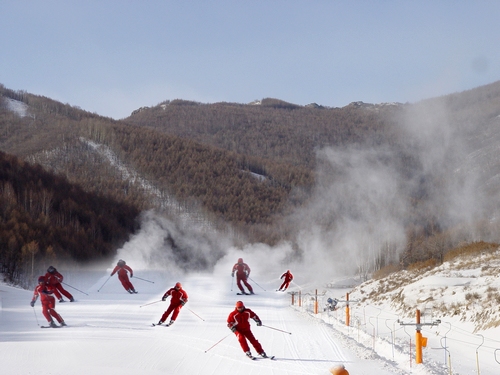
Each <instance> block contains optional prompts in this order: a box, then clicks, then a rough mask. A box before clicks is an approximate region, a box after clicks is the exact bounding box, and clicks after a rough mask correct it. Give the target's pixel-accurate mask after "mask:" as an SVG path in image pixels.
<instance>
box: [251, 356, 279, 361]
mask: <svg viewBox="0 0 500 375" xmlns="http://www.w3.org/2000/svg"><path fill="white" fill-rule="evenodd" d="M247 357H248V358H250V359H251V360H252V361H256V360H258V359H270V360H271V361H276V358H275V357H274V355H273V356H267V357H255V356H253V355H252V356H250V355H247Z"/></svg>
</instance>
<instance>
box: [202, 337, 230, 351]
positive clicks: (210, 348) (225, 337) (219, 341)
mask: <svg viewBox="0 0 500 375" xmlns="http://www.w3.org/2000/svg"><path fill="white" fill-rule="evenodd" d="M229 335H230V334H228V335H227V336H224V337H223V338H221V339H220V340H219V341H217V342H216V343H215V344H213V345H212V346H211V347H210V348H208V349H207V350H205V353H206V352H208V351H209V350H210V349H212V348H213V347H214V346H216V345H218V344H219V343H220V342H221V341H222V340H224V339H225V338H227V337H228V336H229Z"/></svg>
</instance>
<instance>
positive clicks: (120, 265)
mask: <svg viewBox="0 0 500 375" xmlns="http://www.w3.org/2000/svg"><path fill="white" fill-rule="evenodd" d="M125 264H126V263H125V261H124V260H123V259H120V260H119V261H118V263H116V265H117V266H118V267H123V266H124V265H125Z"/></svg>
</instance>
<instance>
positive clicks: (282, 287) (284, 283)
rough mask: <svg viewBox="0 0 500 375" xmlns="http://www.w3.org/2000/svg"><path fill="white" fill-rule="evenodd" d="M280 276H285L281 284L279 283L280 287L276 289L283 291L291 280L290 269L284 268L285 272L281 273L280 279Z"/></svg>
mask: <svg viewBox="0 0 500 375" xmlns="http://www.w3.org/2000/svg"><path fill="white" fill-rule="evenodd" d="M282 278H285V280H284V281H283V284H281V286H280V288H279V289H278V291H280V292H284V291H285V290H287V289H288V286H289V285H290V282H291V281H292V280H293V275H292V273H291V272H290V270H286V272H285V273H284V274H283V275H281V277H280V279H282Z"/></svg>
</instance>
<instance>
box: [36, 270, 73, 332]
mask: <svg viewBox="0 0 500 375" xmlns="http://www.w3.org/2000/svg"><path fill="white" fill-rule="evenodd" d="M52 294H54V288H53V287H52V286H51V285H47V284H46V283H45V277H44V276H40V277H39V278H38V285H37V286H36V288H35V291H34V292H33V298H32V299H31V302H30V305H31V307H35V302H36V301H37V299H38V296H40V301H41V303H42V314H43V316H44V317H45V319H47V322H48V323H49V326H50V327H52V328H57V327H59V326H58V325H57V324H56V323H54V321H53V320H52V317H54V318H56V320H57V321H58V322H59V324H60V325H61V326H65V325H66V323H64V320H63V318H62V317H61V315H59V314H58V313H57V311H56V310H55V309H54V308H55V306H56V299H55V298H54V296H53V295H52Z"/></svg>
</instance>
